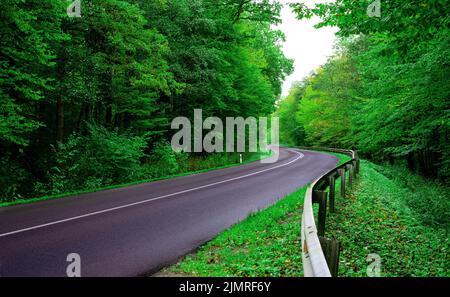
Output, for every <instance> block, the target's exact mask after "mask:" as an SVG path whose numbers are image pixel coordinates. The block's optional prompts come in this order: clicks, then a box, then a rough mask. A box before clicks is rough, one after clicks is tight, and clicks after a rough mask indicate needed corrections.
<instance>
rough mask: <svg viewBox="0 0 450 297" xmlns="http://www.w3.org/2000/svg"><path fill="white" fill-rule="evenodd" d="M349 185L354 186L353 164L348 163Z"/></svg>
mask: <svg viewBox="0 0 450 297" xmlns="http://www.w3.org/2000/svg"><path fill="white" fill-rule="evenodd" d="M348 187H349V188H350V189H352V188H353V165H352V164H348Z"/></svg>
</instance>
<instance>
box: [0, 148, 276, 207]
mask: <svg viewBox="0 0 450 297" xmlns="http://www.w3.org/2000/svg"><path fill="white" fill-rule="evenodd" d="M271 156H273V151H268V152H260V153H255V154H253V155H251V156H250V157H249V158H248V159H247V160H245V161H244V162H243V164H248V163H252V162H256V161H260V160H263V159H266V158H269V157H271ZM243 164H240V163H233V164H227V165H224V166H218V167H213V168H207V169H202V170H196V171H188V172H183V173H179V174H174V175H168V176H163V177H158V178H153V179H147V180H139V181H134V182H130V183H125V184H117V185H111V186H108V187H101V188H96V189H87V190H80V191H73V192H68V193H64V194H59V195H49V196H42V197H37V198H29V199H16V200H12V201H6V202H0V208H1V207H8V206H13V205H20V204H29V203H35V202H40V201H45V200H54V199H61V198H67V197H72V196H78V195H83V194H89V193H96V192H101V191H106V190H113V189H118V188H124V187H129V186H134V185H139V184H144V183H149V182H155V181H160V180H166V179H171V178H176V177H182V176H188V175H194V174H199V173H203V172H208V171H212V170H219V169H225V168H231V167H235V166H240V165H243Z"/></svg>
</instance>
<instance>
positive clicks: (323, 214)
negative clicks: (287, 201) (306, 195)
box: [313, 191, 327, 236]
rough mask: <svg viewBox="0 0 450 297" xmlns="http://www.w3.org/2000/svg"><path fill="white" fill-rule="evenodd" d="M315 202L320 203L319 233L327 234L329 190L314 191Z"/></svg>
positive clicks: (321, 234)
mask: <svg viewBox="0 0 450 297" xmlns="http://www.w3.org/2000/svg"><path fill="white" fill-rule="evenodd" d="M313 203H318V204H319V218H318V222H317V234H318V235H319V236H324V235H325V223H326V219H327V192H325V191H314V192H313Z"/></svg>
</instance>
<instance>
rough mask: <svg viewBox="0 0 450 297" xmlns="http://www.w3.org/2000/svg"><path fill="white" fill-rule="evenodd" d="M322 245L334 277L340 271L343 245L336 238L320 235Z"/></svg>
mask: <svg viewBox="0 0 450 297" xmlns="http://www.w3.org/2000/svg"><path fill="white" fill-rule="evenodd" d="M319 240H320V246H321V247H322V251H323V254H324V255H325V259H326V260H327V264H328V268H329V269H330V273H331V276H332V277H337V276H338V271H339V256H340V253H341V245H340V243H339V241H337V240H336V239H334V238H333V239H329V238H325V237H319Z"/></svg>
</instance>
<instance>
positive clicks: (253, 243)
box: [160, 187, 306, 277]
mask: <svg viewBox="0 0 450 297" xmlns="http://www.w3.org/2000/svg"><path fill="white" fill-rule="evenodd" d="M305 189H306V187H304V188H301V189H299V190H297V191H296V192H294V193H292V194H291V195H289V196H287V197H286V198H284V199H283V200H280V201H279V202H278V203H276V204H275V205H273V206H271V207H269V208H268V209H266V210H264V211H262V212H259V213H256V214H253V215H251V216H250V217H249V218H248V219H246V220H244V221H243V222H241V223H239V224H236V225H234V226H233V227H231V228H230V229H228V230H226V231H224V232H223V233H221V234H219V235H218V236H217V237H216V238H215V239H213V240H212V241H210V242H209V243H207V244H205V245H203V246H202V247H201V248H200V249H199V250H198V251H197V252H196V253H195V254H190V255H188V256H186V257H185V258H184V259H183V260H182V261H181V262H179V263H177V264H175V265H174V266H171V267H169V268H167V269H165V270H163V271H162V272H161V273H160V274H161V275H187V276H238V277H241V276H242V277H265V276H272V277H278V276H301V275H302V274H303V269H302V264H301V262H302V258H301V257H302V255H301V234H300V225H299V222H300V216H301V212H302V209H303V197H304V196H305Z"/></svg>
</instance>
